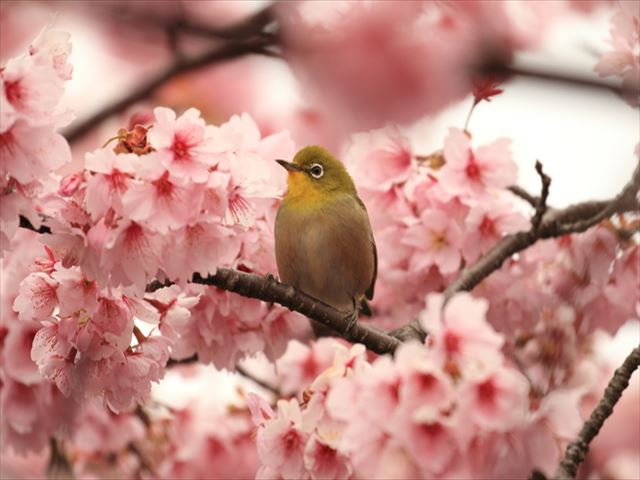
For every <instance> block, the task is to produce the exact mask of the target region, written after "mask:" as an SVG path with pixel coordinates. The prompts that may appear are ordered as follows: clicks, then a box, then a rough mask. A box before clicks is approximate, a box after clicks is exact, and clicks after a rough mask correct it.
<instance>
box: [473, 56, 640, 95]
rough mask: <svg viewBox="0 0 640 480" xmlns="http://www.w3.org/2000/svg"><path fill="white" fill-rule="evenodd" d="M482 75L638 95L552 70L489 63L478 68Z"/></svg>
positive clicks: (632, 90) (628, 89) (594, 79)
mask: <svg viewBox="0 0 640 480" xmlns="http://www.w3.org/2000/svg"><path fill="white" fill-rule="evenodd" d="M480 72H481V73H482V74H485V75H486V74H491V75H502V76H506V77H509V76H518V77H524V78H531V79H534V80H543V81H548V82H555V83H563V84H565V85H568V86H573V87H575V86H580V87H586V88H592V89H599V90H610V91H612V92H613V93H616V94H619V95H628V94H632V93H635V94H636V95H638V93H639V92H638V90H637V88H633V87H624V86H622V85H617V84H616V83H615V82H613V81H607V80H603V79H601V78H599V77H597V76H595V75H592V76H580V75H571V74H564V73H560V72H557V71H552V70H544V69H536V68H532V67H515V66H513V65H509V64H506V63H501V62H490V63H488V64H486V65H484V66H483V67H482V68H480Z"/></svg>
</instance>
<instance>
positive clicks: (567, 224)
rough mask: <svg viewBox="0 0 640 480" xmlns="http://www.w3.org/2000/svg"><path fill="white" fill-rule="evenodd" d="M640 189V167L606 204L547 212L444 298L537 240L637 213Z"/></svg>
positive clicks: (497, 247) (511, 237)
mask: <svg viewBox="0 0 640 480" xmlns="http://www.w3.org/2000/svg"><path fill="white" fill-rule="evenodd" d="M639 189H640V164H639V165H638V166H637V167H636V169H635V171H634V173H633V176H632V178H631V180H630V181H629V183H628V184H627V185H626V186H625V187H624V188H623V190H622V191H621V192H620V193H619V194H618V195H616V196H615V197H614V198H612V199H611V200H608V201H592V202H583V203H579V204H576V205H571V206H569V207H567V208H564V209H560V210H550V211H548V212H547V213H546V214H544V215H543V216H542V219H541V221H540V224H539V225H538V228H537V229H536V228H532V229H531V230H529V231H527V232H518V233H514V234H511V235H507V236H505V237H504V238H503V239H502V240H500V241H499V242H498V243H497V244H496V245H495V246H494V247H493V248H492V249H490V250H489V251H488V252H487V253H485V254H484V255H483V256H482V257H480V259H479V260H478V261H477V262H476V263H474V264H473V265H471V266H470V267H469V268H467V269H465V270H463V271H462V273H461V274H460V276H459V277H458V278H457V280H456V281H455V282H453V283H452V284H451V285H449V287H447V289H446V290H445V292H444V293H445V297H446V298H451V296H452V295H453V294H455V293H456V292H460V291H463V290H471V289H473V288H474V287H475V286H476V285H477V284H478V283H480V282H481V281H482V280H483V279H485V278H486V277H488V276H489V275H491V273H493V272H494V271H496V270H498V269H499V268H500V267H501V266H502V264H503V263H504V261H505V260H507V259H508V258H510V257H511V256H512V255H513V254H515V253H518V252H520V251H522V250H524V249H526V248H527V247H530V246H531V245H533V244H534V243H535V242H537V241H538V240H540V239H546V238H554V237H560V236H562V235H567V234H569V233H580V232H584V231H585V230H588V229H589V228H591V227H592V226H594V225H597V224H598V223H600V222H601V221H602V220H604V219H605V218H608V217H610V216H611V215H613V214H616V213H621V212H625V211H635V210H637V206H638V204H637V200H636V198H635V196H636V195H637V193H638V190H639Z"/></svg>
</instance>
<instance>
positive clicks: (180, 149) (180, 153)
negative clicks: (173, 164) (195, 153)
mask: <svg viewBox="0 0 640 480" xmlns="http://www.w3.org/2000/svg"><path fill="white" fill-rule="evenodd" d="M190 148H191V146H190V145H189V143H188V142H187V141H186V139H185V138H183V137H182V136H181V135H178V134H176V135H175V137H173V145H171V151H173V155H174V157H175V159H176V160H189V159H190V158H191V153H190V152H189V150H190Z"/></svg>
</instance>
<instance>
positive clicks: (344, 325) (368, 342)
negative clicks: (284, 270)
mask: <svg viewBox="0 0 640 480" xmlns="http://www.w3.org/2000/svg"><path fill="white" fill-rule="evenodd" d="M191 281H192V282H193V283H199V284H202V285H211V286H214V287H218V288H221V289H223V290H228V291H230V292H234V293H238V294H240V295H242V296H244V297H248V298H256V299H258V300H262V301H264V302H271V303H278V304H280V305H282V306H283V307H286V308H288V309H289V310H291V311H294V312H298V313H301V314H303V315H304V316H306V317H308V318H310V319H311V320H315V321H316V322H318V323H320V324H322V325H324V326H325V327H328V328H330V329H331V330H333V331H335V332H336V333H338V334H339V335H340V336H341V337H342V338H344V339H345V340H348V341H349V342H352V343H362V344H363V345H364V346H365V347H367V348H368V349H369V350H371V351H373V352H375V353H379V354H384V353H393V351H394V350H395V349H396V348H397V347H398V346H400V344H401V343H402V342H401V341H400V340H398V339H397V338H395V337H392V336H391V335H388V334H386V333H384V332H381V331H379V330H377V329H376V328H373V327H371V326H369V325H364V324H361V323H357V322H356V324H355V325H354V326H353V327H352V328H349V323H350V322H349V318H348V315H346V314H345V313H344V312H341V311H339V310H336V309H335V308H333V307H331V306H329V305H327V304H325V303H323V302H321V301H320V300H317V299H315V298H313V297H311V296H309V295H307V294H305V293H303V292H300V291H297V290H296V289H295V288H293V287H291V286H289V285H285V284H284V283H280V282H279V281H277V280H276V279H275V278H273V276H271V275H267V276H266V277H264V276H260V275H256V274H253V273H244V272H239V271H237V270H233V269H230V268H218V269H217V271H216V273H215V274H213V275H209V276H207V277H202V276H201V275H200V274H198V273H195V274H194V275H193V278H192V280H191Z"/></svg>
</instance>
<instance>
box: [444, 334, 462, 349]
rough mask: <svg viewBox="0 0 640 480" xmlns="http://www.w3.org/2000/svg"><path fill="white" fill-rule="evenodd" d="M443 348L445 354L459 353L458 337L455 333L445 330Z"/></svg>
mask: <svg viewBox="0 0 640 480" xmlns="http://www.w3.org/2000/svg"><path fill="white" fill-rule="evenodd" d="M444 348H445V349H446V351H447V353H449V354H452V353H459V352H460V337H459V336H458V335H456V334H455V333H453V332H451V331H449V330H447V331H446V332H445V334H444Z"/></svg>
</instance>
